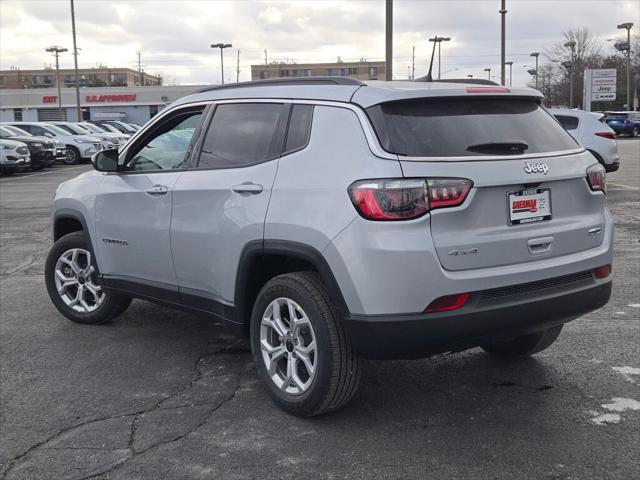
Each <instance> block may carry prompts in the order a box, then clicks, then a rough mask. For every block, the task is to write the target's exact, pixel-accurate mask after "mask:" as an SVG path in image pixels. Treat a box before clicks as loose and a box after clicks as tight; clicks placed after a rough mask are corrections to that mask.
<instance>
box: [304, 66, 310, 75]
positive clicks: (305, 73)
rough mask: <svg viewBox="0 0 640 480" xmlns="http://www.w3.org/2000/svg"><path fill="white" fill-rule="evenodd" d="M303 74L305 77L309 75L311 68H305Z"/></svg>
mask: <svg viewBox="0 0 640 480" xmlns="http://www.w3.org/2000/svg"><path fill="white" fill-rule="evenodd" d="M304 76H305V77H310V76H311V69H309V68H307V69H305V71H304Z"/></svg>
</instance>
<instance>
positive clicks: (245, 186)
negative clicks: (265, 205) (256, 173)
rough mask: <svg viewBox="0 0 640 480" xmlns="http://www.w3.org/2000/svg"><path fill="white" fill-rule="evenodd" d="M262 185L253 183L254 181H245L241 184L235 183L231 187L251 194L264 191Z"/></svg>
mask: <svg viewBox="0 0 640 480" xmlns="http://www.w3.org/2000/svg"><path fill="white" fill-rule="evenodd" d="M262 189H263V187H262V185H260V184H257V183H252V182H245V183H241V184H240V185H235V186H234V187H231V190H233V191H234V192H236V193H251V194H254V195H255V194H257V193H261V192H262Z"/></svg>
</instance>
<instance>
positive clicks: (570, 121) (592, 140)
mask: <svg viewBox="0 0 640 480" xmlns="http://www.w3.org/2000/svg"><path fill="white" fill-rule="evenodd" d="M549 111H550V112H551V114H552V115H553V116H554V117H556V119H557V120H558V121H559V122H560V124H561V125H562V126H563V127H564V129H565V130H566V131H567V132H568V133H569V134H570V135H571V136H572V137H573V138H574V139H575V141H576V142H578V143H579V144H580V145H582V146H583V147H584V148H586V149H587V150H589V151H590V152H591V153H592V154H593V156H594V157H596V159H597V160H598V161H599V162H600V163H601V164H602V166H603V167H604V168H605V170H606V171H607V172H615V171H616V170H618V168H620V156H619V155H618V142H617V141H616V132H614V131H613V129H611V127H609V126H608V125H607V124H606V123H603V122H601V121H600V118H602V115H601V114H597V113H591V112H585V111H582V110H568V109H558V108H553V109H550V110H549Z"/></svg>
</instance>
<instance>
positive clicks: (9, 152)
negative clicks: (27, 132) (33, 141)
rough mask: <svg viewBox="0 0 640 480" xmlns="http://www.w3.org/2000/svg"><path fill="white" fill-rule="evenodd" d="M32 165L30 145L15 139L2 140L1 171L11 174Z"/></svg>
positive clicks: (0, 141)
mask: <svg viewBox="0 0 640 480" xmlns="http://www.w3.org/2000/svg"><path fill="white" fill-rule="evenodd" d="M30 167H31V156H30V155H29V147H27V145H26V144H25V143H22V142H17V141H15V140H5V139H2V140H0V172H2V173H4V174H11V173H13V172H20V171H22V170H27V169H28V168H30Z"/></svg>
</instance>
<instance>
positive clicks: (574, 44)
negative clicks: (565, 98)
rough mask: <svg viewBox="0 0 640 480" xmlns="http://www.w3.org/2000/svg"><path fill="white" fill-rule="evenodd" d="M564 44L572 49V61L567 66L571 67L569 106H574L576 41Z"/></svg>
mask: <svg viewBox="0 0 640 480" xmlns="http://www.w3.org/2000/svg"><path fill="white" fill-rule="evenodd" d="M564 46H565V47H567V48H570V49H571V61H570V62H569V66H568V67H566V66H565V68H568V69H569V108H573V71H574V70H575V65H574V63H575V54H576V42H574V41H573V40H571V41H570V42H567V43H565V44H564Z"/></svg>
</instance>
